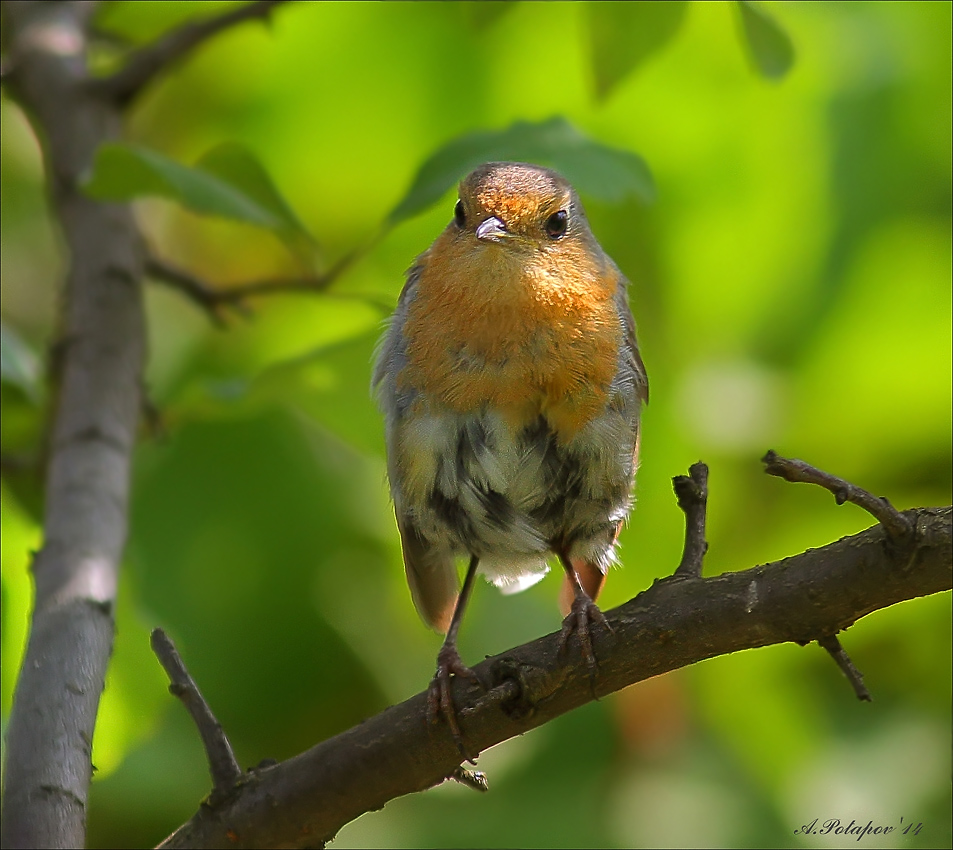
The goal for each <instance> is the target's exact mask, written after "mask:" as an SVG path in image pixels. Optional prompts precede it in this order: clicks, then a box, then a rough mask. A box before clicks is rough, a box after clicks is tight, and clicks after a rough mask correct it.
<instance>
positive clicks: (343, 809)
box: [160, 465, 953, 848]
mask: <svg viewBox="0 0 953 850" xmlns="http://www.w3.org/2000/svg"><path fill="white" fill-rule="evenodd" d="M696 467H697V465H696ZM693 469H695V468H694V467H693ZM699 472H700V470H699ZM692 478H693V479H694V478H695V475H693V476H692ZM695 483H697V482H695ZM903 516H904V518H905V521H909V522H910V524H911V528H912V529H913V532H912V533H911V534H910V535H909V536H908V537H907V538H906V539H905V541H904V543H903V545H896V544H895V543H893V542H891V541H890V538H889V535H888V534H887V533H885V531H884V529H883V528H882V527H880V526H875V527H873V528H869V529H867V530H866V531H863V532H860V533H859V534H855V535H853V536H851V537H846V538H844V539H842V540H839V541H837V542H836V543H832V544H830V545H828V546H825V547H823V548H821V549H812V550H809V551H807V552H804V553H803V554H800V555H796V556H794V557H791V558H785V559H784V560H783V561H778V562H775V563H772V564H767V565H765V566H760V567H754V568H753V569H748V570H745V571H743V572H737V573H726V574H723V575H720V576H714V577H712V578H707V579H703V578H692V577H688V579H687V580H686V577H683V576H673V577H672V578H669V579H662V580H660V581H657V582H656V583H655V584H653V585H652V587H651V588H649V589H648V590H646V591H645V592H643V593H640V594H639V595H638V596H637V597H635V598H634V599H632V600H631V601H629V602H627V603H626V604H624V605H622V606H620V607H619V608H616V609H615V610H613V611H610V612H607V613H606V617H607V619H608V622H609V624H610V626H611V628H612V631H611V632H609V631H608V630H599V631H598V632H597V634H596V635H595V636H594V637H595V641H594V643H595V649H596V652H597V655H598V658H599V675H598V677H597V678H596V680H595V683H594V688H593V687H592V684H591V682H590V678H589V671H588V668H587V667H586V665H585V663H584V661H583V660H582V659H581V658H577V659H575V660H572V659H570V660H569V661H568V663H567V662H566V661H565V659H563V658H562V657H560V655H559V634H558V632H557V633H553V634H550V635H547V636H546V637H544V638H541V639H539V640H536V641H533V642H532V643H528V644H525V645H523V646H520V647H517V648H515V649H513V650H511V651H509V652H507V653H505V654H503V655H499V656H497V657H495V658H490V659H487V660H486V661H484V662H483V663H482V664H479V665H477V666H476V667H475V668H474V670H475V671H476V673H477V674H478V676H479V677H480V679H481V681H482V682H483V683H484V684H485V685H486V686H487V688H486V690H485V691H484V690H481V689H480V688H479V687H477V686H476V685H475V684H472V683H469V682H466V681H465V680H459V679H458V680H455V685H454V687H455V695H454V700H455V703H456V705H457V707H458V714H459V716H460V719H461V724H462V726H463V728H464V733H465V734H466V737H467V741H468V743H469V745H470V747H471V749H472V750H473V751H474V752H479V751H482V750H484V749H486V748H488V747H491V746H493V745H495V744H498V743H500V742H501V741H504V740H507V739H508V738H512V737H514V736H516V735H521V734H523V733H525V732H527V731H529V730H530V729H533V728H535V727H537V726H541V725H543V724H544V723H547V722H549V721H550V720H552V719H553V718H555V717H557V716H559V715H561V714H564V713H565V712H567V711H570V710H572V709H574V708H577V707H579V706H580V705H583V704H584V703H586V702H588V701H590V700H592V699H594V698H596V697H599V696H605V695H606V694H609V693H612V692H613V691H616V690H620V689H621V688H624V687H627V686H628V685H631V684H633V683H635V682H639V681H642V680H644V679H648V678H650V677H652V676H658V675H660V674H662V673H666V672H668V671H670V670H675V669H677V668H680V667H685V666H688V665H690V664H694V663H696V662H698V661H702V660H705V659H707V658H713V657H715V656H718V655H724V654H727V653H730V652H737V651H739V650H742V649H753V648H756V647H761V646H768V645H770V644H775V643H783V642H786V641H794V642H797V643H802V644H804V643H808V642H810V641H812V640H819V641H820V642H821V643H822V645H825V646H827V647H835V649H836V647H838V646H839V644H838V643H837V642H836V638H835V639H834V640H833V641H832V640H831V639H830V637H829V636H832V635H834V634H836V632H838V631H840V630H842V629H846V628H847V627H848V626H850V625H851V624H853V623H854V622H855V621H856V620H858V619H860V618H861V617H863V616H865V615H867V614H869V613H871V612H872V611H876V610H878V609H880V608H885V607H888V606H890V605H893V604H896V603H897V602H901V601H903V600H906V599H912V598H915V597H918V596H926V595H929V594H932V593H938V592H940V591H943V590H949V589H950V587H951V585H953V576H951V562H953V522H951V520H953V508H951V507H945V508H919V509H915V510H910V511H906V512H905V513H904V514H903ZM686 519H687V520H689V518H688V517H686ZM689 524H690V525H691V522H689ZM697 529H698V526H697V524H696V526H695V531H694V532H691V534H690V536H691V538H692V539H691V540H688V541H687V543H686V549H688V548H691V547H695V549H696V550H697V548H698V547H697V541H698V539H699V537H698V531H697ZM688 560H689V561H690V560H691V559H690V558H689V559H688ZM685 562H686V559H685V558H683V563H685ZM847 663H848V664H849V661H848V662H847ZM842 666H843V665H842ZM851 666H852V665H851ZM459 760H460V754H459V752H458V750H457V748H456V745H455V744H454V741H453V737H452V736H451V734H450V732H449V730H448V729H447V727H446V725H445V724H443V723H433V722H431V721H430V720H429V712H428V704H427V692H426V691H425V692H423V693H420V694H417V695H416V696H415V697H412V698H411V699H409V700H407V701H406V702H404V703H401V704H400V705H397V706H393V707H391V708H388V709H387V710H385V711H384V712H382V713H381V714H379V715H377V716H376V717H373V718H371V719H369V720H366V721H364V722H363V723H361V724H359V725H358V726H355V727H354V728H353V729H350V730H348V731H347V732H344V733H342V734H341V735H338V736H336V737H334V738H331V739H330V740H327V741H325V742H323V743H321V744H319V745H317V746H316V747H313V748H312V749H310V750H308V751H307V752H305V753H302V754H301V755H299V756H296V757H294V758H292V759H289V760H288V761H286V762H282V763H281V764H277V765H272V766H269V767H264V768H260V769H256V770H252V771H250V772H249V773H248V774H246V775H245V777H244V778H243V780H242V782H241V783H240V785H238V786H236V788H235V789H234V793H233V794H232V795H231V796H230V797H229V798H228V799H227V800H226V801H225V802H224V803H223V804H222V805H220V806H218V807H215V808H213V807H210V806H205V805H203V807H202V808H201V810H200V811H199V812H198V813H197V814H196V815H195V816H194V817H193V818H192V819H191V820H190V821H189V822H188V823H186V824H184V825H183V826H182V827H180V828H179V829H178V830H176V832H175V833H173V834H172V835H171V836H169V838H168V839H166V841H164V842H163V843H162V845H160V846H162V847H166V848H179V847H220V846H228V847H235V848H241V847H274V846H283V847H315V846H323V845H324V843H325V842H327V841H329V840H330V839H332V838H333V837H334V835H335V834H336V833H337V832H338V830H340V829H341V827H342V826H344V825H345V824H346V823H348V822H349V821H351V820H353V819H354V818H356V817H358V816H360V815H361V814H363V813H365V812H368V811H372V810H375V809H379V808H381V807H382V806H383V805H384V804H385V803H386V802H387V801H388V800H391V799H394V798H395V797H398V796H401V795H403V794H409V793H413V792H416V791H422V790H424V789H426V788H429V787H431V786H433V785H436V784H438V783H440V782H441V781H443V780H444V779H445V778H448V777H452V776H453V774H454V773H455V772H457V768H458V765H459Z"/></svg>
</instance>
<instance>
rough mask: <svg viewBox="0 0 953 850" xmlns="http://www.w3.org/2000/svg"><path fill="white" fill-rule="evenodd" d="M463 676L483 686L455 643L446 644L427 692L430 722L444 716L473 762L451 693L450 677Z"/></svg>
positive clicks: (459, 745) (460, 748)
mask: <svg viewBox="0 0 953 850" xmlns="http://www.w3.org/2000/svg"><path fill="white" fill-rule="evenodd" d="M451 676H462V677H464V678H466V679H469V680H470V681H471V682H473V683H474V684H475V685H477V686H479V687H480V688H483V683H482V682H481V681H480V679H479V678H478V677H477V674H476V673H474V672H473V671H472V670H471V669H470V668H469V667H467V666H466V664H464V663H463V661H462V660H461V658H460V653H459V652H457V648H456V646H455V645H453V644H452V643H451V644H446V643H445V644H444V645H443V646H442V647H441V648H440V652H438V653H437V672H436V673H434V677H433V679H431V680H430V689H429V691H428V693H427V704H428V707H429V710H430V722H431V723H436V722H437V720H438V719H439V718H440V717H441V716H443V719H444V720H446V722H447V725H448V726H449V727H450V734H452V735H453V740H454V742H455V743H456V745H457V749H458V750H460V754H461V755H462V756H463V757H464V758H465V759H467V761H469V762H471V763H473V759H472V758H470V755H469V753H467V751H466V748H465V747H464V742H463V733H462V732H461V731H460V721H459V720H458V719H457V709H456V707H455V706H454V704H453V697H452V695H451V693H450V677H451Z"/></svg>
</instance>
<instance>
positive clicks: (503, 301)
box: [398, 232, 622, 441]
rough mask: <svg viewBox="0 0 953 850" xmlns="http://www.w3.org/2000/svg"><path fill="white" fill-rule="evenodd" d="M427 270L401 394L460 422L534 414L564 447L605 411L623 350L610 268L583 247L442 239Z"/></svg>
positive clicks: (413, 311)
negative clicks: (482, 414)
mask: <svg viewBox="0 0 953 850" xmlns="http://www.w3.org/2000/svg"><path fill="white" fill-rule="evenodd" d="M544 247H546V248H548V247H549V246H544ZM557 247H558V249H559V250H556V248H557ZM423 262H424V269H423V271H422V273H421V275H420V278H419V280H418V282H417V293H416V297H415V298H414V300H413V302H412V303H411V305H410V308H409V311H408V316H407V321H406V324H405V326H404V335H405V338H406V339H407V340H408V348H407V356H408V365H407V367H406V368H405V369H404V370H403V372H402V374H401V375H400V376H399V378H398V381H399V383H400V384H401V385H403V386H412V387H415V388H416V389H417V390H418V391H420V392H421V393H422V394H423V396H424V397H425V399H426V402H424V403H429V404H436V405H438V406H444V407H446V408H449V409H451V410H454V411H457V412H467V411H472V410H479V409H480V408H481V407H482V406H484V405H487V406H490V407H493V408H495V409H496V410H498V411H499V412H500V413H501V414H502V415H503V416H504V417H506V418H507V419H508V420H509V421H510V422H511V424H512V425H513V427H521V426H523V425H528V424H530V423H531V422H532V421H534V420H535V419H536V418H537V417H538V416H539V415H540V414H541V413H542V414H543V415H544V416H546V418H547V419H548V421H549V423H550V426H551V427H552V428H553V429H554V431H555V432H556V433H557V436H558V438H559V439H560V441H567V440H569V439H571V438H572V436H573V435H574V434H575V433H576V432H577V431H578V430H579V429H580V428H582V427H583V426H584V425H585V424H586V423H588V422H589V421H590V420H591V419H592V418H593V417H595V416H597V415H598V414H599V413H600V412H601V411H602V410H603V409H604V408H605V405H606V402H607V397H608V391H609V385H610V383H611V381H612V378H613V377H614V375H615V372H616V369H617V364H618V351H619V345H620V344H621V341H622V326H621V321H620V318H619V316H618V314H617V311H616V307H615V303H614V300H613V296H614V294H615V291H616V287H617V286H618V273H617V272H616V271H615V269H614V268H613V267H612V266H611V265H609V264H607V263H605V262H604V261H602V260H601V258H591V257H590V256H589V255H588V253H587V251H586V249H585V247H584V246H577V245H572V244H568V243H555V244H554V245H553V246H552V249H551V250H539V249H535V250H534V249H532V248H531V247H529V246H526V245H515V246H514V245H508V244H503V245H498V244H482V243H478V244H474V243H473V241H472V240H464V239H461V238H459V237H457V236H456V235H455V234H452V233H449V232H445V233H444V234H443V235H442V236H441V237H439V238H438V240H437V242H435V243H434V246H433V247H432V248H431V250H430V251H429V252H428V254H427V256H425V257H424V258H423Z"/></svg>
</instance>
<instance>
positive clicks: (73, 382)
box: [0, 2, 145, 847]
mask: <svg viewBox="0 0 953 850" xmlns="http://www.w3.org/2000/svg"><path fill="white" fill-rule="evenodd" d="M94 6H95V4H91V3H80V2H64V3H44V2H18V3H4V4H3V9H2V11H3V15H4V20H3V25H4V26H3V28H4V36H5V38H6V39H7V43H8V44H9V49H10V54H11V57H12V61H13V62H14V72H13V74H12V76H11V78H10V80H9V83H8V81H6V80H5V81H4V87H5V90H7V89H9V91H10V94H11V95H12V96H13V97H14V98H15V99H16V100H17V101H18V102H19V103H20V105H21V106H22V107H23V108H24V111H25V112H26V114H27V115H28V117H29V118H30V120H31V122H32V124H33V127H34V130H35V132H36V136H37V138H38V139H39V140H40V142H41V144H42V147H43V157H44V164H45V167H46V173H47V175H48V187H49V192H50V196H51V199H52V206H53V212H54V214H55V217H56V219H57V220H58V222H59V225H60V227H61V228H62V231H63V236H64V239H65V242H66V246H67V255H68V257H69V264H70V265H69V269H68V272H67V277H66V286H65V296H64V299H63V308H62V310H63V312H62V315H61V317H60V328H61V336H60V339H59V341H58V342H57V343H56V347H57V348H58V349H59V350H60V351H61V352H62V358H61V360H60V361H59V362H60V366H59V368H57V369H56V379H57V382H58V387H57V388H56V389H57V393H56V403H55V406H54V408H53V421H52V428H51V438H50V443H49V457H48V464H47V468H46V486H45V516H44V521H43V529H44V542H43V548H42V549H41V551H40V552H39V553H38V554H37V555H36V557H35V559H34V561H33V564H32V570H33V577H34V580H35V604H34V609H33V617H32V621H31V625H30V637H29V642H28V645H27V650H26V655H25V657H24V660H23V664H22V667H21V669H20V678H19V680H18V681H17V687H16V694H15V696H14V703H13V710H12V712H11V715H10V723H9V726H8V729H7V750H6V764H5V772H4V790H3V817H2V839H0V840H2V844H3V846H4V847H82V846H83V845H84V843H85V827H86V803H87V796H88V792H89V782H90V778H91V775H92V764H91V762H90V746H91V742H92V738H93V729H94V726H95V721H96V712H97V709H98V706H99V697H100V694H101V693H102V690H103V682H104V677H105V672H106V666H107V664H108V662H109V656H110V653H111V650H112V641H113V632H114V623H113V605H114V602H115V595H116V586H117V582H118V572H119V561H120V558H121V556H122V550H123V545H124V543H125V538H126V523H127V504H128V495H129V471H130V456H131V453H132V449H133V445H134V442H135V435H136V426H137V423H138V419H139V412H140V386H141V372H142V364H143V359H144V349H145V322H144V316H143V309H142V290H141V286H140V282H141V278H142V256H143V255H142V245H141V241H140V238H139V233H138V231H137V230H136V226H135V223H134V221H133V218H132V214H131V212H130V210H129V208H128V206H125V205H121V204H102V203H98V202H95V201H93V200H91V199H90V198H88V197H86V196H85V195H84V194H83V193H82V192H81V191H80V190H79V188H78V186H79V181H80V177H81V175H82V174H83V173H84V172H86V171H87V170H88V169H89V167H90V166H91V164H92V161H93V154H94V152H95V150H96V149H97V148H98V147H99V145H100V144H101V143H102V142H104V141H107V140H110V139H113V138H116V137H118V135H119V132H120V127H121V118H122V116H121V115H120V113H119V111H118V110H117V109H116V107H115V105H114V104H112V103H109V102H105V101H102V100H99V99H97V98H94V97H91V96H90V94H89V91H88V87H87V83H88V81H89V76H88V69H87V67H86V62H85V56H86V49H87V41H88V37H87V26H88V24H89V16H90V15H91V13H92V11H93V9H94Z"/></svg>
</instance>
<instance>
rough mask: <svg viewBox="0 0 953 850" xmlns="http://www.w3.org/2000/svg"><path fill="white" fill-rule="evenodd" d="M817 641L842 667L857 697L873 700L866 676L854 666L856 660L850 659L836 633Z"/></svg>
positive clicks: (865, 700) (867, 700) (868, 700)
mask: <svg viewBox="0 0 953 850" xmlns="http://www.w3.org/2000/svg"><path fill="white" fill-rule="evenodd" d="M817 642H818V644H819V645H820V646H822V647H824V649H826V650H827V651H828V652H829V653H830V656H831V658H833V659H834V662H835V663H836V664H837V666H838V667H840V669H841V672H842V673H843V674H844V675H845V676H846V677H847V681H848V682H850V684H851V686H852V687H853V688H854V693H855V694H857V699H859V700H863V701H864V702H872V701H873V697H872V696H871V695H870V691H868V690H867V686H866V685H865V684H864V677H863V676H862V675H861V673H860V670H858V669H857V668H856V667H855V666H854V662H853V661H851V660H850V656H849V655H848V654H847V651H846V650H845V649H844V647H843V646H841V642H840V641H839V640H838V639H837V637H836V636H835V635H827V636H826V637H822V638H818V639H817Z"/></svg>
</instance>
